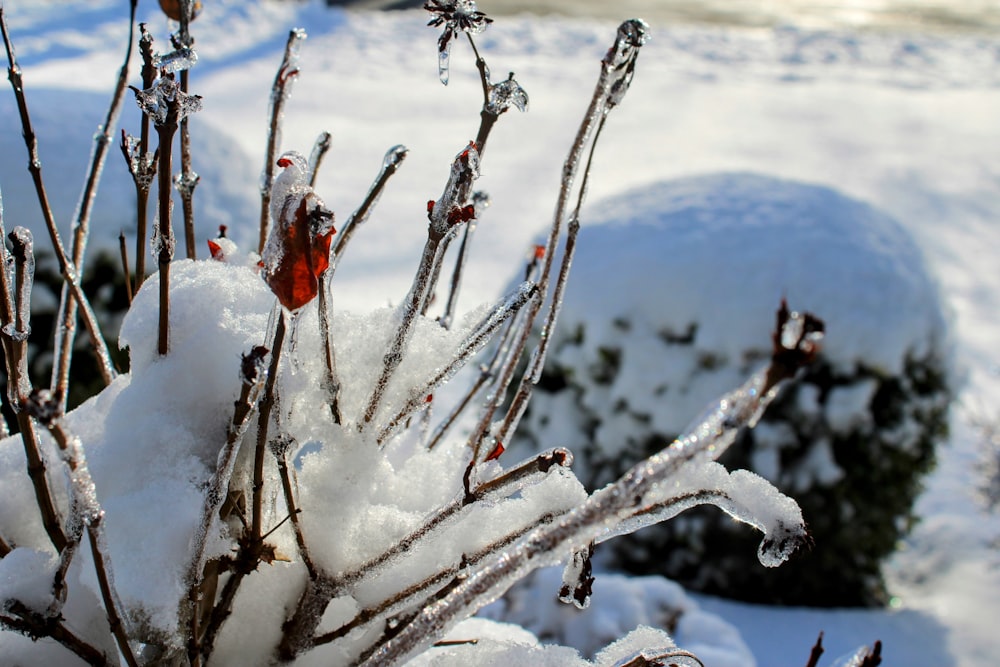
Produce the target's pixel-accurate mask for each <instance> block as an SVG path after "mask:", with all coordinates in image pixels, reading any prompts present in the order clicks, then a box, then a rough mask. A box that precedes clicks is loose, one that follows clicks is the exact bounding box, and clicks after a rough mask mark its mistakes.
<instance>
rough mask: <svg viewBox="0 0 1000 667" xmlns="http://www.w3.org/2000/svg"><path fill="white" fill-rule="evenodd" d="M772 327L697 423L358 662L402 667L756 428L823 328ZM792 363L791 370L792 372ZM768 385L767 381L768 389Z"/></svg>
mask: <svg viewBox="0 0 1000 667" xmlns="http://www.w3.org/2000/svg"><path fill="white" fill-rule="evenodd" d="M777 321H778V326H777V329H776V331H775V333H774V337H773V339H774V342H775V347H774V352H773V354H772V361H771V363H770V364H769V365H768V367H767V368H765V369H763V370H762V371H761V372H759V373H757V374H755V375H754V376H753V377H751V378H750V380H748V382H747V383H746V384H745V385H744V386H743V387H741V388H740V389H738V390H736V391H734V392H731V393H729V394H727V395H726V396H724V397H723V398H722V399H720V400H719V401H718V403H716V404H714V405H713V406H712V407H710V408H709V409H708V410H707V411H706V413H705V414H706V417H705V418H704V420H703V421H702V422H699V423H697V424H695V425H694V426H693V427H692V428H690V429H688V431H687V432H686V433H685V434H684V435H683V436H681V437H680V438H678V439H677V440H675V441H674V442H673V443H671V444H670V445H669V446H668V447H667V448H665V449H664V450H662V451H661V452H660V453H658V454H656V455H654V456H651V457H650V458H648V459H646V460H645V461H642V462H640V463H638V464H636V465H635V466H634V467H633V468H632V469H631V470H629V471H628V472H626V473H625V475H623V476H622V477H621V478H619V479H618V481H616V482H614V483H612V484H609V485H608V486H606V487H604V488H603V489H601V490H599V491H597V492H595V493H594V494H593V495H591V496H590V497H589V498H587V500H586V501H585V502H584V503H583V504H581V505H579V506H577V507H575V508H574V509H571V510H569V511H568V512H566V513H565V514H562V515H561V516H559V517H557V518H556V519H555V520H553V521H551V522H548V523H545V524H543V525H540V526H539V527H538V528H536V529H535V530H533V531H531V532H530V533H529V534H527V535H526V536H525V537H524V538H523V539H522V540H520V541H518V542H517V543H516V545H515V546H513V547H512V548H510V549H507V550H506V551H505V552H504V553H503V554H502V555H499V556H498V557H496V558H494V559H493V560H492V561H491V562H490V563H488V564H486V565H484V566H483V567H480V568H478V569H477V570H476V571H475V572H473V573H471V574H470V575H469V576H468V577H467V578H466V579H464V580H462V581H461V582H460V583H458V584H457V585H456V586H455V587H454V588H452V589H451V590H450V591H449V592H448V593H447V595H445V596H444V597H442V598H441V599H439V600H437V601H436V602H434V603H433V604H430V605H427V606H425V607H423V609H422V610H421V611H420V612H419V613H417V614H416V615H415V616H414V617H413V618H412V619H411V620H409V621H408V623H407V624H406V625H405V626H403V627H402V628H401V629H400V631H399V632H398V633H397V634H395V635H394V636H392V637H387V638H385V639H384V640H383V641H382V642H380V643H379V645H378V646H377V648H375V650H373V651H372V652H371V653H370V654H368V656H367V658H366V661H365V663H364V664H365V665H370V666H374V665H384V664H399V663H402V662H403V661H405V660H406V659H407V658H408V657H411V656H412V655H414V654H415V653H416V652H418V651H419V650H421V649H422V648H424V647H425V646H427V645H428V644H429V642H430V639H429V638H432V637H438V636H440V635H442V634H443V633H445V632H446V631H447V630H449V629H450V628H451V627H453V626H454V624H455V623H457V622H458V621H459V620H461V619H462V618H464V617H466V616H468V615H471V614H472V613H474V612H475V611H476V610H478V609H479V608H481V607H482V606H484V605H486V604H488V603H489V602H492V601H493V600H495V599H496V598H497V597H498V596H500V595H501V594H503V592H505V591H506V590H507V589H508V588H509V587H510V586H511V585H512V584H513V583H514V582H516V581H517V580H519V579H521V578H523V577H524V576H526V575H527V574H528V573H530V572H531V571H533V570H535V569H537V568H539V567H544V566H547V565H554V564H556V563H558V562H560V561H561V560H563V559H564V558H565V557H566V555H567V554H568V553H572V552H573V551H578V550H580V549H584V548H586V547H587V546H588V545H589V544H590V543H591V542H594V541H599V540H600V539H601V538H602V537H603V536H604V535H606V534H608V533H609V532H614V530H615V527H616V526H617V525H618V524H620V522H621V521H623V520H625V519H627V518H628V517H629V516H630V515H633V514H634V513H635V512H636V511H637V510H639V509H641V508H644V507H647V506H649V505H651V504H652V503H654V502H655V501H656V499H657V497H658V496H659V495H660V494H661V493H663V490H664V489H666V488H669V487H670V486H671V485H672V484H673V483H674V482H675V480H678V479H680V478H679V477H678V475H679V474H681V473H682V471H683V470H684V469H685V467H686V466H688V465H689V464H691V463H692V462H694V463H696V464H697V463H698V462H700V461H705V460H707V459H711V458H713V457H714V456H717V455H718V454H720V453H721V452H722V451H724V450H725V448H726V447H728V445H729V444H730V443H731V442H732V440H733V439H734V438H735V436H736V433H737V431H738V430H739V429H740V428H741V427H743V426H747V425H753V424H754V423H756V421H757V420H758V419H759V418H760V415H761V414H762V412H763V410H764V408H765V407H766V406H767V405H768V404H769V403H770V402H771V401H772V400H773V398H774V396H775V395H776V393H777V389H778V386H779V385H780V383H781V382H782V381H784V380H787V379H788V378H790V377H792V376H793V375H794V373H795V372H796V371H797V370H798V368H799V367H800V366H801V364H804V363H807V362H808V361H809V360H811V359H812V358H813V356H814V355H815V354H816V353H817V351H818V346H819V342H820V340H821V337H822V329H823V326H822V322H821V321H820V320H818V319H817V318H815V317H813V316H811V315H801V314H799V313H794V312H791V311H789V310H788V308H787V306H786V305H785V304H784V303H782V307H781V308H780V309H779V311H778V316H777ZM792 360H795V363H797V364H799V366H793V365H792V364H791V363H790V362H791V361H792ZM778 378H780V379H778ZM771 379H775V382H774V383H771ZM783 537H784V536H783ZM797 543H798V542H797V541H794V540H793V541H791V542H786V541H784V540H779V541H778V542H776V543H775V549H774V550H773V551H771V550H769V551H768V552H767V555H768V557H772V556H773V557H774V559H775V560H779V559H781V560H783V559H784V558H787V556H788V554H789V552H790V550H791V549H790V548H789V547H792V546H794V545H795V544H797Z"/></svg>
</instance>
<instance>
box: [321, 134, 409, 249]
mask: <svg viewBox="0 0 1000 667" xmlns="http://www.w3.org/2000/svg"><path fill="white" fill-rule="evenodd" d="M408 154H409V149H408V148H407V147H406V146H403V145H402V144H399V145H396V146H393V147H392V148H390V149H389V150H388V151H386V153H385V157H384V158H383V159H382V166H381V168H380V169H379V173H378V176H377V177H376V178H375V182H374V183H372V186H371V187H370V188H368V193H367V194H366V195H365V198H364V200H363V201H362V202H361V205H360V206H359V207H358V209H357V210H356V211H354V213H352V214H351V217H350V218H348V219H347V222H346V223H344V226H343V228H342V229H341V230H340V233H339V234H337V238H336V239H335V241H334V244H333V251H332V253H331V254H332V256H333V259H332V261H331V264H330V266H331V268H336V265H337V262H338V260H339V259H340V257H341V255H343V254H344V248H345V247H346V246H347V243H348V241H350V240H351V237H352V236H354V232H355V230H356V229H357V228H358V227H360V226H361V225H362V224H364V222H365V221H366V220H367V219H368V216H369V214H370V213H371V210H372V209H373V208H374V207H375V204H377V203H378V200H379V197H381V196H382V191H383V190H384V189H385V185H386V183H388V182H389V179H390V178H391V177H392V175H393V174H395V173H396V171H397V170H398V169H399V167H400V165H402V164H403V160H405V159H406V156H407V155H408Z"/></svg>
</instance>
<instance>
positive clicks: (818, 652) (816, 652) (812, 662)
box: [806, 632, 824, 667]
mask: <svg viewBox="0 0 1000 667" xmlns="http://www.w3.org/2000/svg"><path fill="white" fill-rule="evenodd" d="M823 653H824V649H823V633H822V632H821V633H819V636H818V637H816V643H815V644H813V647H812V650H811V651H810V652H809V662H807V663H806V667H816V666H817V665H819V659H820V656H822V655H823Z"/></svg>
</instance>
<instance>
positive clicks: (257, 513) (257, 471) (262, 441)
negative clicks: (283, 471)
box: [250, 309, 285, 546]
mask: <svg viewBox="0 0 1000 667" xmlns="http://www.w3.org/2000/svg"><path fill="white" fill-rule="evenodd" d="M284 341H285V311H284V309H282V310H281V311H280V313H279V315H278V324H277V327H276V328H275V331H274V343H273V348H274V349H273V350H272V352H271V364H270V366H269V367H268V371H267V373H268V374H267V380H266V381H265V384H264V397H263V398H262V399H261V402H260V409H259V411H258V412H257V448H256V449H255V451H254V465H253V510H252V514H251V517H250V542H251V545H255V546H257V545H259V544H260V542H261V541H262V539H263V538H262V537H261V534H262V529H261V526H262V524H263V515H264V454H265V453H266V450H267V431H268V427H269V426H270V422H271V410H272V409H273V408H274V402H275V398H276V397H275V393H274V385H275V381H276V380H277V376H278V362H279V361H280V360H281V348H282V345H283V343H284Z"/></svg>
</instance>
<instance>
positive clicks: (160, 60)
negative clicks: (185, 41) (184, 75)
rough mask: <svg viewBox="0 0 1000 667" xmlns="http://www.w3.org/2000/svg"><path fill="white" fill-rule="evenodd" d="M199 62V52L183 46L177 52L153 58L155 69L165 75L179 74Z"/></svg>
mask: <svg viewBox="0 0 1000 667" xmlns="http://www.w3.org/2000/svg"><path fill="white" fill-rule="evenodd" d="M197 62H198V52H197V51H195V50H194V49H192V48H191V47H189V46H182V47H181V48H179V49H177V50H176V51H171V52H170V53H164V54H163V55H158V56H156V57H154V58H153V67H156V68H157V69H159V70H160V71H161V72H163V73H168V72H179V71H181V70H186V69H191V68H192V67H194V65H195V63H197Z"/></svg>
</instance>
